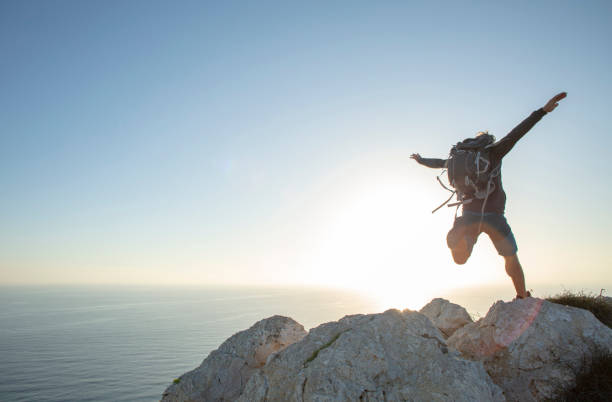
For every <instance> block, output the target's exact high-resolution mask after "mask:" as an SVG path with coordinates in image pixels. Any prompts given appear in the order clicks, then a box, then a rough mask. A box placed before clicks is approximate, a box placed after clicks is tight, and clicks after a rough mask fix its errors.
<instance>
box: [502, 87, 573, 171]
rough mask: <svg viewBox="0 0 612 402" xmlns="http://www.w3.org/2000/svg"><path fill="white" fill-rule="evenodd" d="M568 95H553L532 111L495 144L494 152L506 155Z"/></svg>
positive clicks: (563, 93)
mask: <svg viewBox="0 0 612 402" xmlns="http://www.w3.org/2000/svg"><path fill="white" fill-rule="evenodd" d="M566 96H567V93H565V92H561V93H559V94H557V95H555V96H553V97H552V98H551V99H550V100H549V101H548V102H547V103H546V105H544V106H543V107H541V108H540V109H538V110H536V111H535V112H533V113H531V115H529V117H527V118H526V119H525V120H523V121H522V122H521V123H520V124H519V125H518V126H516V127H514V128H513V129H512V131H510V132H509V133H508V134H506V136H505V137H504V138H502V139H501V140H499V141H498V142H497V143H495V145H494V146H493V152H495V153H496V154H497V157H498V158H500V159H501V158H503V157H504V155H506V154H507V153H508V152H510V150H511V149H512V147H514V144H516V143H517V141H518V140H520V139H521V138H522V137H523V136H524V135H525V134H527V132H528V131H529V130H531V128H532V127H533V126H535V124H536V123H537V122H539V121H540V119H542V117H544V115H545V114H546V113H550V112H552V111H553V110H555V108H556V107H557V106H559V101H560V100H561V99H563V98H565V97H566Z"/></svg>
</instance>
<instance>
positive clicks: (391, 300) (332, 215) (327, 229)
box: [309, 176, 449, 309]
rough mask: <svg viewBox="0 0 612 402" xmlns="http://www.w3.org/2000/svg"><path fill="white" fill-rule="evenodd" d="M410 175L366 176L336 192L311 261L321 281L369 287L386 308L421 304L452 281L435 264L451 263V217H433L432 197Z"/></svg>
mask: <svg viewBox="0 0 612 402" xmlns="http://www.w3.org/2000/svg"><path fill="white" fill-rule="evenodd" d="M407 180H408V179H406V178H405V177H395V178H393V177H387V176H386V177H384V178H380V177H379V178H377V179H374V180H368V181H366V180H364V181H362V182H361V184H359V185H355V186H354V187H353V188H352V189H350V190H349V191H345V192H343V193H342V194H336V195H335V197H334V200H332V201H330V202H329V204H328V205H334V206H335V207H333V208H328V210H327V211H326V212H325V213H324V214H323V216H326V217H328V218H327V219H326V220H325V221H324V222H322V223H321V225H320V232H319V233H318V235H317V236H316V237H317V239H318V245H317V247H316V251H315V253H314V260H312V261H310V264H309V266H310V269H311V274H312V275H313V277H315V278H317V282H319V283H324V284H326V285H331V286H341V287H345V288H351V289H355V290H359V291H362V292H366V293H368V294H370V295H371V296H373V297H374V298H375V299H376V300H378V302H379V304H380V306H379V307H380V309H386V308H391V307H393V308H400V309H403V308H410V309H416V308H420V307H421V306H422V305H423V304H425V303H426V302H427V301H429V300H430V299H431V298H432V297H434V296H435V294H436V292H438V291H440V289H441V288H443V287H444V286H446V284H445V283H444V280H442V279H441V278H440V275H439V269H436V268H435V267H438V268H443V267H444V265H445V264H446V263H447V262H448V258H449V257H448V254H447V251H446V249H445V245H444V244H443V243H441V240H443V237H441V235H440V233H441V232H440V230H445V229H446V226H445V225H447V224H448V219H443V220H442V221H440V219H436V218H432V216H431V214H430V213H429V211H430V210H431V208H430V206H431V205H430V204H431V203H432V202H431V200H430V199H428V198H427V197H423V196H419V195H418V194H416V193H415V192H414V189H413V188H414V187H415V186H411V185H410V184H411V183H409V182H408V181H407ZM330 209H333V210H330ZM441 225H444V226H441ZM442 233H445V232H442Z"/></svg>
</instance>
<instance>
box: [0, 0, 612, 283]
mask: <svg viewBox="0 0 612 402" xmlns="http://www.w3.org/2000/svg"><path fill="white" fill-rule="evenodd" d="M611 15H612V5H611V3H609V2H605V1H601V2H596V1H588V2H576V1H538V2H528V1H517V2H507V3H504V4H501V3H497V4H494V3H492V2H485V1H482V2H478V1H474V2H467V1H466V2H454V1H449V2H407V1H380V2H372V1H333V2H328V1H322V2H286V1H278V2H269V1H262V2H237V1H224V2H206V1H177V2H170V1H6V0H4V1H1V2H0V51H1V53H0V54H1V57H0V81H1V85H0V87H1V88H2V90H1V91H0V122H1V130H0V133H1V134H0V135H1V138H2V142H1V144H2V146H1V147H0V184H1V185H0V222H1V225H0V283H258V284H267V283H317V284H329V285H339V284H345V283H348V282H351V280H352V279H351V278H357V279H356V280H355V281H354V283H352V282H351V283H349V284H353V285H360V284H361V285H362V286H363V285H366V286H367V285H368V284H370V283H371V278H372V276H375V275H376V274H380V275H384V276H386V277H387V278H388V277H392V278H393V277H397V278H398V279H399V280H406V278H413V279H414V280H413V282H412V286H413V287H415V286H424V287H432V286H435V285H434V284H433V281H434V279H435V278H436V277H439V276H443V277H450V278H451V280H453V281H454V280H460V278H464V280H465V281H466V283H469V282H470V281H476V280H482V281H484V282H487V283H489V282H490V283H493V282H501V281H503V282H504V283H505V281H507V279H506V278H505V277H504V273H503V267H502V261H500V260H499V259H498V257H497V256H496V255H495V253H494V251H493V250H492V247H491V245H490V243H488V240H486V239H484V238H481V240H480V243H481V244H480V245H479V248H477V250H476V254H477V255H476V254H475V256H474V258H473V259H472V261H471V262H470V263H468V264H467V265H466V266H465V267H462V268H461V270H462V271H461V276H458V274H455V273H454V272H457V268H456V267H455V266H454V265H453V264H452V262H451V260H450V254H449V253H448V250H447V249H446V246H445V243H444V236H445V233H446V230H448V228H449V227H450V225H451V222H452V213H451V212H450V211H448V210H446V211H443V212H441V213H439V215H435V216H432V215H431V214H430V210H431V209H432V208H433V207H434V206H435V205H437V204H438V203H439V202H441V201H442V200H443V199H444V197H445V196H446V193H445V192H444V190H441V189H440V188H439V186H438V184H437V183H436V182H435V179H434V177H435V174H434V173H435V172H434V171H433V170H428V169H425V168H422V167H419V166H417V165H416V164H415V163H414V162H413V161H411V160H409V159H408V156H409V155H410V154H411V153H412V152H420V153H421V154H423V155H425V156H432V157H434V156H435V157H445V156H446V155H447V152H448V149H449V147H450V145H451V144H453V143H455V142H456V141H457V140H459V139H462V138H465V137H467V136H470V135H472V134H474V133H475V132H477V131H479V130H483V129H488V130H490V131H491V132H492V133H493V134H495V135H497V136H498V138H499V137H501V136H503V135H504V134H505V133H506V132H507V131H509V130H510V129H511V128H512V127H514V125H516V124H517V123H519V122H520V121H521V120H522V119H523V118H524V117H526V116H527V115H528V114H529V113H530V112H531V111H533V110H535V109H537V108H539V107H541V106H542V105H544V103H545V102H546V101H547V100H548V98H550V97H551V96H552V95H554V94H556V93H557V92H560V91H562V90H564V91H567V92H568V94H569V96H568V98H567V99H566V100H564V101H563V102H562V104H561V105H560V106H559V107H558V108H557V110H556V111H555V112H553V113H552V114H550V115H549V116H546V117H545V118H544V119H543V121H541V122H540V123H539V124H538V125H537V126H536V127H535V128H534V129H533V131H532V132H530V133H529V134H528V135H527V136H526V137H525V138H523V139H522V140H521V141H520V142H519V143H518V144H517V146H516V147H515V148H514V149H513V151H512V152H511V153H510V154H509V155H508V156H507V158H506V159H505V160H504V170H503V173H504V185H505V188H506V192H507V193H508V204H507V216H508V219H509V221H510V224H511V225H512V227H513V229H514V231H515V235H516V236H517V240H518V243H519V255H520V256H521V258H522V261H523V264H524V266H525V270H526V273H527V279H528V287H529V284H530V283H532V282H542V283H550V282H554V284H565V285H567V286H569V285H571V284H572V283H582V282H584V283H587V282H588V283H594V284H600V283H604V282H605V281H606V280H607V281H608V282H610V281H609V280H608V279H609V278H610V275H609V272H608V270H609V267H610V265H611V264H610V263H611V258H610V256H609V254H607V247H608V245H609V244H610V242H611V241H612V236H611V235H610V227H611V224H612V218H611V216H612V214H611V213H610V200H611V199H612V190H611V186H610V178H609V166H608V163H607V162H608V158H609V156H608V155H609V153H610V149H611V148H612V140H611V139H610V133H609V131H610V130H609V127H610V125H611V120H612V118H611V117H610V112H609V111H610V101H609V96H610V93H611V92H612V85H611V83H612V80H611V79H610V71H611V70H612V53H611V52H610V38H612V28H611V27H612V24H611V18H610V16H611ZM430 257H431V258H430ZM424 265H425V266H427V267H428V268H427V270H430V271H431V272H434V274H431V275H430V276H421V273H420V271H421V269H422V267H423V266H424ZM399 272H402V274H399ZM451 272H453V273H451ZM485 272H495V273H494V274H493V273H491V274H483V273H485ZM398 275H399V276H398ZM432 275H433V276H432ZM453 275H454V276H453ZM487 275H488V276H487ZM347 278H348V279H347ZM483 278H484V279H483ZM530 280H531V282H529V281H530ZM581 281H582V282H581ZM508 285H509V280H508ZM509 286H510V285H509Z"/></svg>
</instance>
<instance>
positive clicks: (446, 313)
mask: <svg viewBox="0 0 612 402" xmlns="http://www.w3.org/2000/svg"><path fill="white" fill-rule="evenodd" d="M419 312H420V313H422V314H425V315H426V316H427V317H428V318H429V319H430V320H431V322H433V324H434V325H435V326H436V327H437V328H438V329H439V330H440V331H442V333H443V334H444V335H445V336H446V337H449V336H451V335H452V334H453V333H454V332H455V331H456V330H458V329H459V328H461V327H463V326H464V325H467V324H470V323H471V322H473V321H472V318H471V317H470V315H469V314H468V312H467V310H466V309H464V308H463V307H461V306H460V305H458V304H455V303H451V302H449V301H448V300H446V299H440V298H438V299H433V300H432V301H430V302H429V303H427V304H426V305H425V307H423V308H422V309H421V310H420V311H419Z"/></svg>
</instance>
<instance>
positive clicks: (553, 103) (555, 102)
mask: <svg viewBox="0 0 612 402" xmlns="http://www.w3.org/2000/svg"><path fill="white" fill-rule="evenodd" d="M566 96H567V92H561V93H559V94H556V95H555V96H553V97H552V98H551V99H550V100H549V101H548V102H547V103H546V105H544V107H542V109H543V110H544V111H545V112H546V113H550V112H552V111H553V110H555V108H556V107H557V106H559V101H560V100H561V99H563V98H565V97H566Z"/></svg>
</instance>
